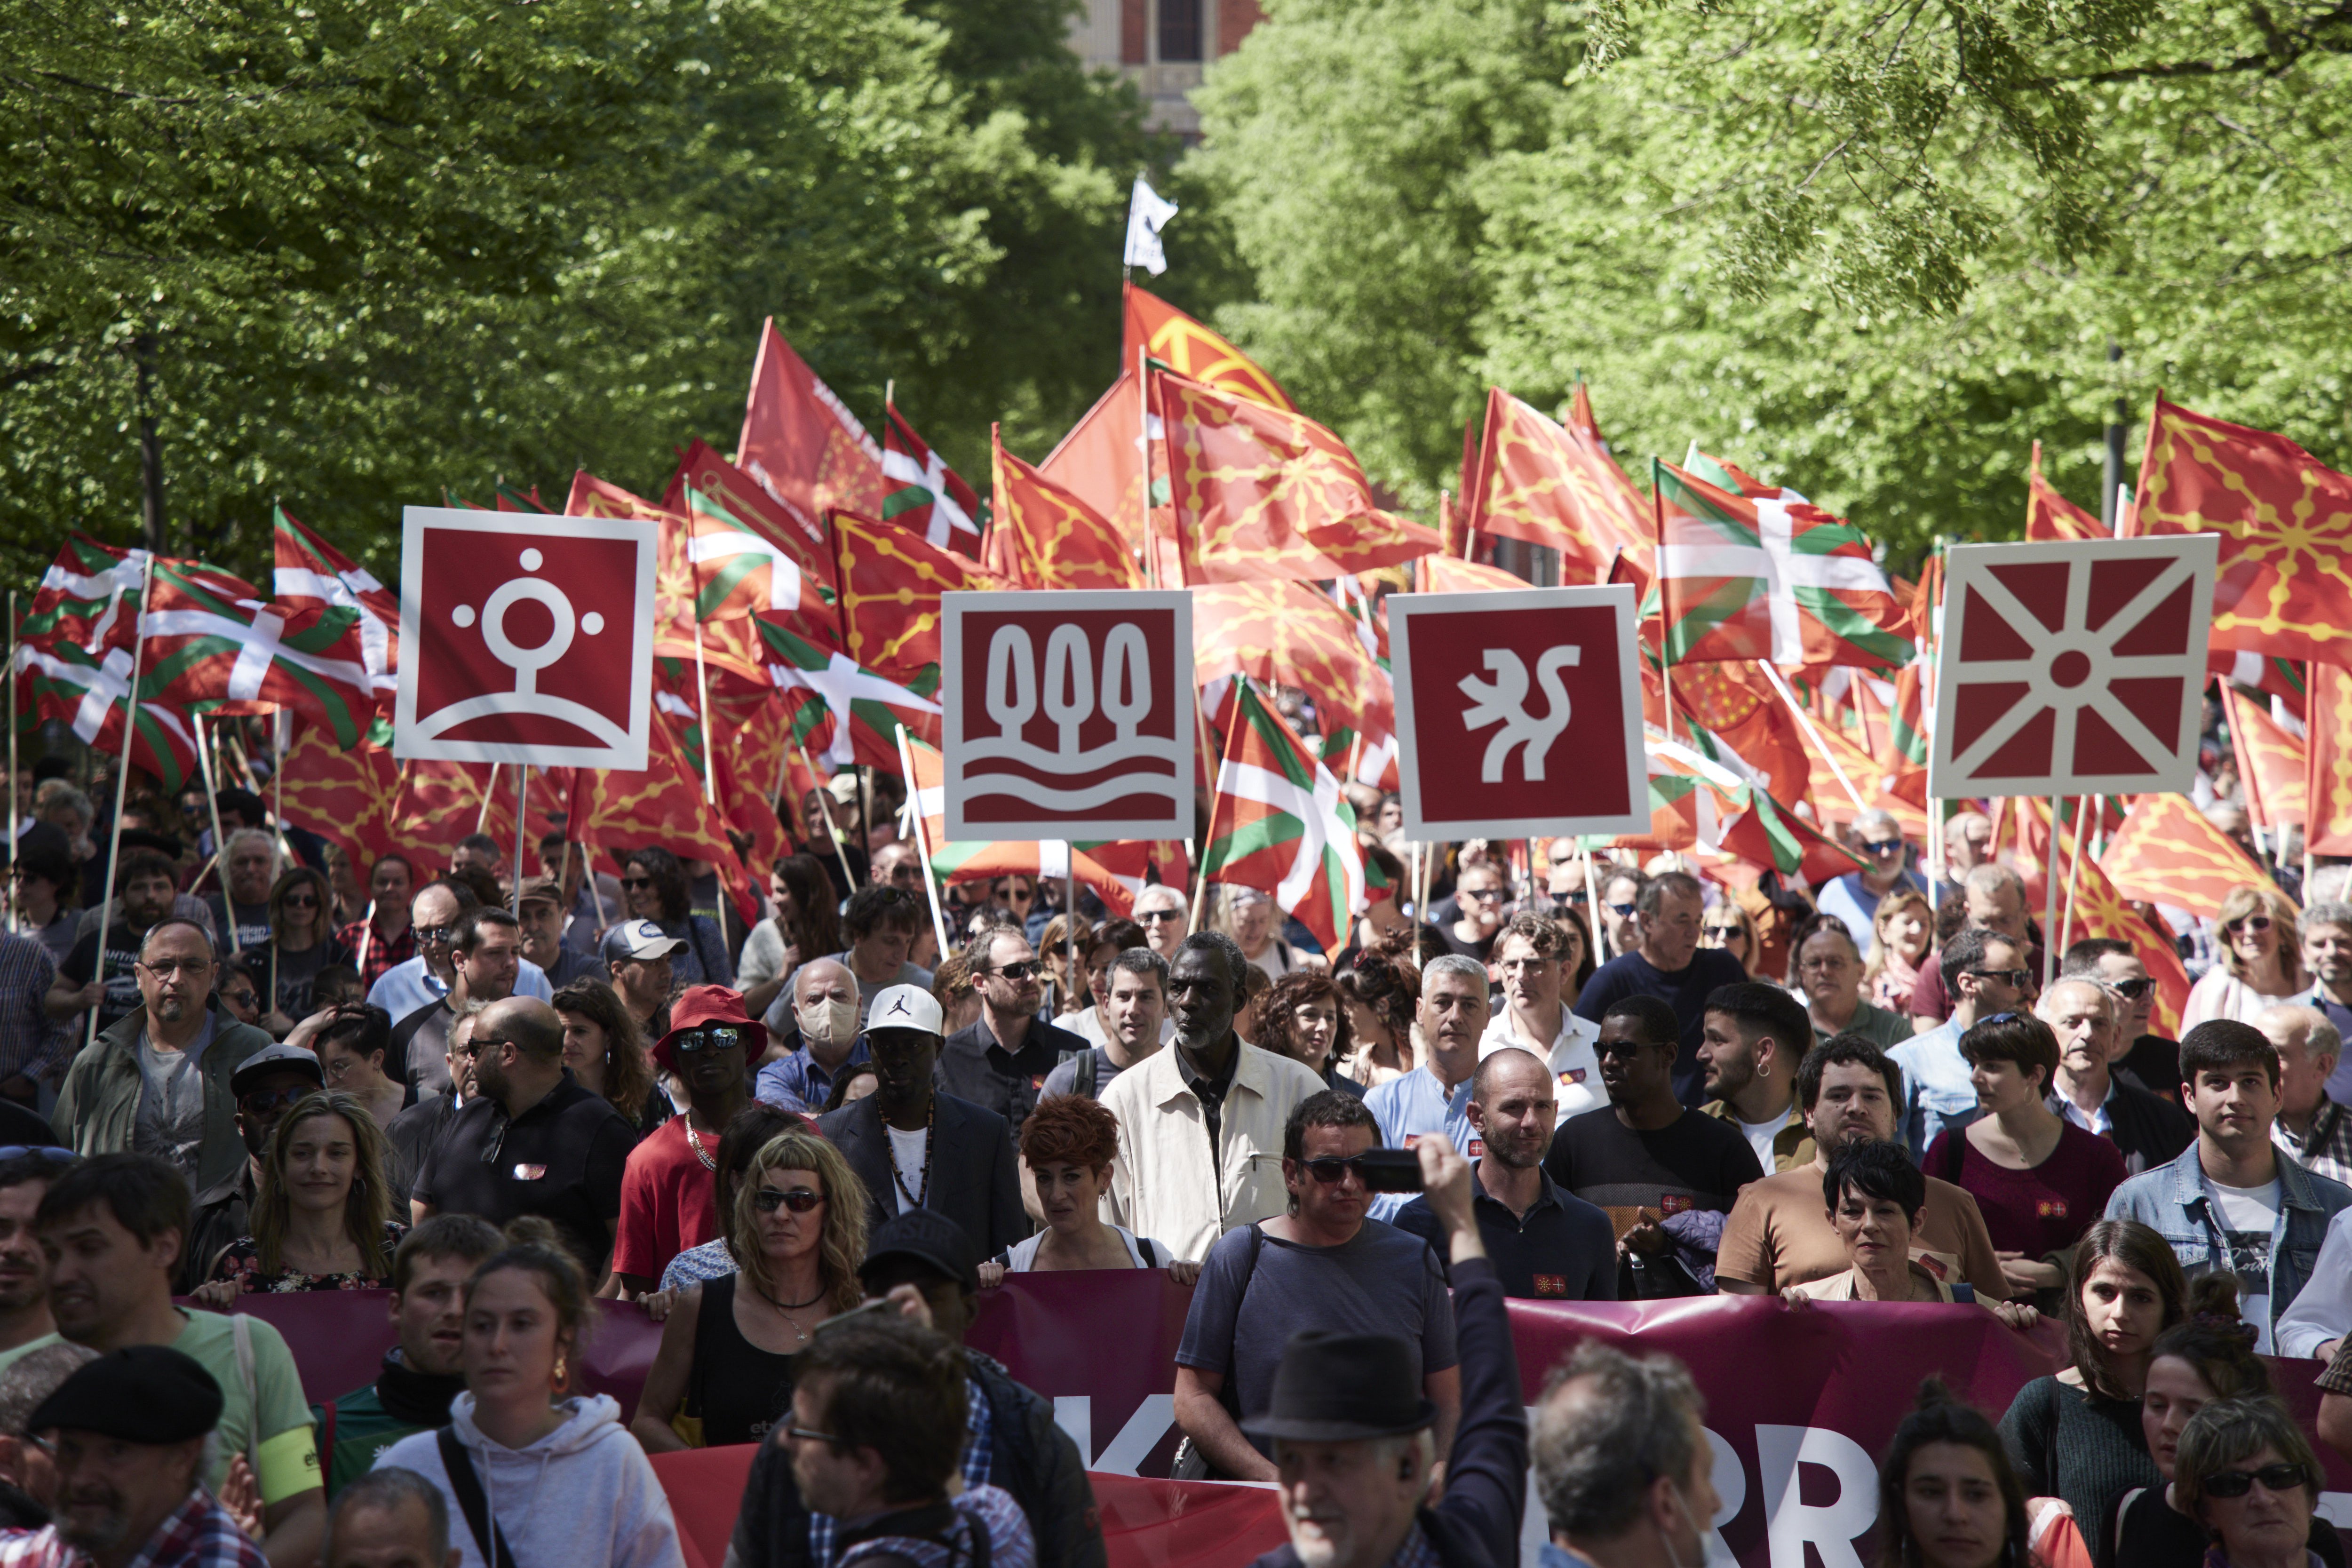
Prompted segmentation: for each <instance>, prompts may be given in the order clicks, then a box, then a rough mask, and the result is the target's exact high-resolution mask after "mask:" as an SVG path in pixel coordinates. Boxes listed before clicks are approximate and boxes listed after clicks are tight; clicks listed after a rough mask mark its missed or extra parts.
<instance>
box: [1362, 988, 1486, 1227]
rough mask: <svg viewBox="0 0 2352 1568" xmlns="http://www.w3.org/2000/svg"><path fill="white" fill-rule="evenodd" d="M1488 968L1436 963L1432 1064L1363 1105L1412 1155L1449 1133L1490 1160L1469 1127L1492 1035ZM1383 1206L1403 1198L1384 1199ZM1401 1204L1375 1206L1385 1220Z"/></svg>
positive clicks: (1429, 1015) (1426, 1034) (1428, 1015)
mask: <svg viewBox="0 0 2352 1568" xmlns="http://www.w3.org/2000/svg"><path fill="white" fill-rule="evenodd" d="M1486 1016H1487V1006H1486V965H1485V964H1483V963H1479V962H1478V961H1477V960H1476V959H1475V958H1472V957H1469V956H1468V955H1466V954H1464V953H1459V952H1449V953H1447V954H1445V955H1444V957H1443V958H1433V959H1431V960H1430V961H1429V965H1428V967H1427V968H1425V969H1423V971H1422V972H1421V1007H1420V1012H1419V1014H1418V1018H1417V1021H1418V1022H1419V1023H1420V1025H1421V1033H1422V1037H1423V1040H1424V1041H1425V1042H1426V1044H1427V1046H1428V1058H1427V1059H1426V1060H1424V1061H1423V1063H1422V1064H1421V1066H1419V1067H1417V1068H1413V1069H1412V1071H1411V1072H1409V1073H1406V1074H1405V1075H1404V1076H1403V1077H1402V1078H1392V1079H1389V1081H1388V1082H1386V1083H1384V1084H1381V1086H1380V1087H1379V1088H1377V1089H1371V1090H1370V1091H1368V1092H1367V1093H1366V1094H1365V1096H1364V1103H1365V1105H1366V1106H1368V1107H1370V1110H1371V1113H1372V1117H1373V1120H1375V1121H1378V1122H1379V1123H1380V1124H1381V1142H1382V1143H1384V1144H1385V1145H1387V1146H1388V1147H1389V1148H1391V1149H1409V1148H1411V1147H1412V1144H1413V1142H1414V1140H1416V1139H1418V1138H1419V1137H1420V1136H1421V1135H1422V1134H1423V1133H1424V1132H1443V1133H1444V1134H1445V1135H1446V1137H1448V1138H1450V1139H1452V1140H1453V1141H1454V1147H1455V1148H1456V1149H1459V1150H1461V1151H1463V1152H1465V1154H1467V1155H1468V1156H1469V1157H1470V1158H1471V1159H1473V1160H1475V1159H1476V1158H1477V1157H1478V1156H1479V1155H1480V1154H1482V1153H1484V1152H1486V1150H1485V1146H1484V1145H1483V1144H1482V1143H1481V1142H1479V1139H1478V1132H1477V1129H1475V1127H1473V1126H1471V1125H1470V1079H1471V1075H1472V1074H1473V1073H1475V1072H1476V1071H1477V1070H1478V1042H1479V1040H1480V1038H1481V1037H1484V1036H1485V1034H1486ZM1397 1197H1398V1194H1393V1193H1383V1194H1381V1198H1382V1199H1384V1200H1385V1199H1394V1198H1397ZM1403 1206H1404V1205H1403V1204H1402V1201H1398V1202H1393V1203H1390V1204H1388V1205H1387V1207H1386V1210H1385V1212H1383V1209H1382V1207H1381V1204H1380V1203H1375V1204H1374V1205H1373V1210H1372V1213H1373V1217H1374V1218H1376V1219H1385V1218H1386V1217H1388V1215H1390V1214H1393V1213H1395V1212H1396V1210H1397V1209H1399V1208H1402V1207H1403Z"/></svg>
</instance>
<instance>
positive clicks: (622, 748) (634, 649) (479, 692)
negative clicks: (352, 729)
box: [392, 506, 656, 772]
mask: <svg viewBox="0 0 2352 1568" xmlns="http://www.w3.org/2000/svg"><path fill="white" fill-rule="evenodd" d="M655 531H656V523H655V522H654V521H652V520H651V519H646V518H590V517H547V516H543V515H540V514H537V513H525V512H483V511H466V510H453V509H448V508H442V507H416V506H413V507H410V508H408V509H407V511H406V513H405V514H404V521H403V532H402V536H401V560H400V583H401V594H400V637H401V644H400V696H399V701H398V705H397V707H396V709H395V710H394V724H393V745H392V750H393V754H394V756H399V757H419V758H429V759H433V760H437V761H443V762H461V763H524V764H528V765H529V766H531V767H538V768H610V769H615V770H619V771H622V772H638V771H642V770H643V769H644V767H645V766H646V748H647V744H648V742H649V740H650V731H649V728H648V726H649V724H650V722H651V715H652V699H653V638H654V538H655Z"/></svg>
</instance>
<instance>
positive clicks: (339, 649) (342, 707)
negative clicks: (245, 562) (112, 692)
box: [139, 561, 376, 746]
mask: <svg viewBox="0 0 2352 1568" xmlns="http://www.w3.org/2000/svg"><path fill="white" fill-rule="evenodd" d="M358 627H359V611H358V610H357V609H356V608H346V607H343V606H340V605H335V606H329V607H326V608H323V609H315V610H306V611H302V612H299V613H298V614H295V615H291V616H289V615H288V614H287V613H286V612H284V611H282V610H278V609H274V608H272V607H271V606H269V605H265V604H263V603H262V602H261V598H260V590H259V589H257V588H256V587H254V586H253V584H250V583H247V582H244V581H243V580H241V579H239V578H236V577H232V576H230V575H229V574H227V573H226V572H222V571H219V570H217V569H216V568H213V567H208V566H205V565H203V564H201V563H196V562H192V561H158V562H157V563H155V576H154V581H153V584H152V586H151V587H150V589H149V591H148V595H147V611H146V614H144V615H143V616H141V617H140V621H139V629H140V635H141V636H142V637H145V638H146V639H147V673H146V676H145V678H144V679H143V680H142V685H143V686H144V687H145V688H146V689H147V690H148V691H150V692H152V693H153V694H154V695H155V696H156V697H158V698H160V699H161V700H164V701H166V702H176V703H178V704H180V705H181V706H183V707H194V708H229V709H230V710H232V711H234V710H235V708H234V707H232V706H231V705H238V704H262V703H266V704H268V705H270V706H271V707H274V708H285V709H290V710H293V711H295V712H297V713H301V714H306V715H308V716H309V717H310V718H311V719H314V720H316V721H319V722H320V724H322V725H324V726H325V727H326V728H328V729H329V730H331V731H333V733H334V737H335V741H336V742H337V743H338V744H339V745H343V746H355V745H357V744H359V742H360V740H361V737H362V736H363V735H364V734H366V732H367V731H368V727H369V724H370V723H371V721H373V716H374V713H375V708H376V686H375V682H374V680H373V678H372V677H371V676H370V675H369V673H368V668H367V664H366V661H365V659H364V658H363V657H362V654H361V651H360V640H359V629H358ZM244 711H247V712H257V711H266V710H264V709H261V708H256V707H248V708H245V709H244Z"/></svg>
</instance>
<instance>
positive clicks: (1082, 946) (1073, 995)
mask: <svg viewBox="0 0 2352 1568" xmlns="http://www.w3.org/2000/svg"><path fill="white" fill-rule="evenodd" d="M1094 944H1095V928H1094V922H1093V921H1089V920H1087V918H1086V917H1085V916H1084V915H1080V916H1078V917H1077V929H1076V931H1072V930H1071V929H1070V917H1069V916H1068V915H1066V914H1057V915H1055V917H1054V918H1053V919H1052V920H1049V921H1046V922H1045V930H1044V931H1040V932H1039V933H1038V935H1037V962H1038V963H1040V964H1042V965H1043V966H1044V969H1045V983H1046V984H1048V985H1050V986H1051V987H1052V988H1053V992H1052V1000H1051V1002H1050V1003H1048V1004H1047V1005H1049V1006H1051V1008H1052V1009H1053V1011H1052V1013H1051V1014H1050V1015H1048V1016H1049V1017H1050V1018H1051V1019H1052V1020H1053V1021H1055V1022H1056V1023H1059V1022H1060V1021H1061V1020H1062V1019H1065V1018H1067V1017H1069V1016H1071V1015H1073V1014H1076V1013H1079V1012H1082V1011H1084V1010H1085V1009H1086V1008H1087V1007H1089V1006H1091V1005H1093V1004H1094V997H1093V995H1092V994H1091V992H1090V989H1089V987H1088V986H1087V982H1086V980H1085V978H1084V975H1085V973H1086V971H1085V969H1084V968H1083V967H1080V968H1079V970H1078V973H1076V974H1075V975H1074V974H1072V973H1071V972H1070V971H1071V963H1070V959H1071V956H1072V949H1073V946H1075V948H1076V952H1077V953H1078V954H1079V955H1081V957H1083V955H1084V954H1085V953H1087V952H1088V951H1089V950H1091V949H1092V948H1093V946H1094ZM1064 1027H1067V1025H1064Z"/></svg>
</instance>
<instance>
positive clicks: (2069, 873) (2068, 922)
mask: <svg viewBox="0 0 2352 1568" xmlns="http://www.w3.org/2000/svg"><path fill="white" fill-rule="evenodd" d="M2093 798H2094V797H2093V796H2090V795H2083V796H2080V797H2078V798H2077V799H2076V800H2075V802H2074V853H2073V854H2072V855H2070V856H2068V857H2067V858H2066V915H2065V919H2064V920H2063V921H2061V922H2060V923H2059V926H2058V951H2059V952H2061V953H2062V954H2063V952H2065V950H2066V939H2067V938H2068V937H2069V936H2070V935H2072V934H2073V932H2074V900H2075V897H2076V895H2077V894H2079V893H2080V892H2081V891H2082V888H2083V835H2084V832H2085V831H2087V830H2088V825H2087V824H2086V823H2085V821H2084V818H2085V817H2086V816H2088V815H2089V813H2090V808H2091V802H2092V800H2093Z"/></svg>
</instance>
